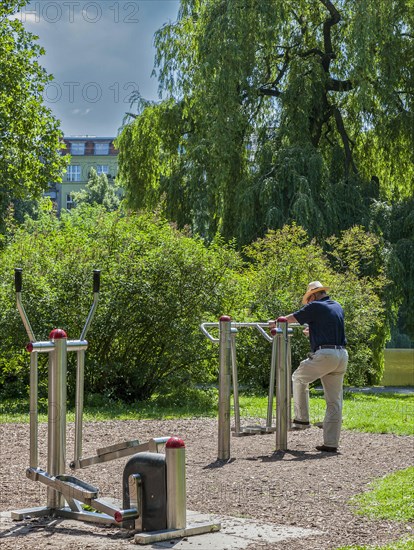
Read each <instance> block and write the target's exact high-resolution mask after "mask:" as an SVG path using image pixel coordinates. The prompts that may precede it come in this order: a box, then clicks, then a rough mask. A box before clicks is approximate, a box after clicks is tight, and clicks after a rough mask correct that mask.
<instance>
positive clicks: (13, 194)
mask: <svg viewBox="0 0 414 550" xmlns="http://www.w3.org/2000/svg"><path fill="white" fill-rule="evenodd" d="M26 3H27V1H26V0H7V1H6V2H2V3H1V6H0V74H1V81H0V173H1V186H0V213H1V214H2V217H3V215H4V212H5V210H6V209H7V208H8V206H9V203H10V202H11V201H12V200H16V199H28V198H29V199H32V198H36V197H39V196H40V194H41V192H42V191H43V190H45V189H46V188H47V185H48V183H49V182H51V181H60V180H61V175H62V169H63V167H64V165H65V159H64V158H63V157H61V155H60V143H59V138H60V134H61V132H60V130H59V122H58V121H57V120H56V119H55V118H54V117H53V115H52V114H51V111H50V110H49V109H48V108H47V107H46V106H45V105H44V104H43V96H42V93H43V90H44V87H45V85H46V84H47V83H48V82H49V81H50V79H51V77H50V76H49V75H48V74H47V72H46V71H45V69H43V68H42V67H41V65H40V64H39V58H40V57H41V56H42V55H43V53H44V50H43V48H41V47H40V46H39V45H38V44H37V43H36V39H37V37H36V36H34V35H33V34H31V33H29V32H27V31H26V30H25V29H24V27H23V24H22V23H21V21H19V20H18V19H17V18H13V15H15V14H16V12H17V11H18V10H19V9H21V8H22V7H23V6H24V5H25V4H26Z"/></svg>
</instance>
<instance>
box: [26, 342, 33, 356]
mask: <svg viewBox="0 0 414 550" xmlns="http://www.w3.org/2000/svg"><path fill="white" fill-rule="evenodd" d="M33 347H34V346H33V342H29V343H28V344H27V346H26V351H28V352H29V353H32V351H33Z"/></svg>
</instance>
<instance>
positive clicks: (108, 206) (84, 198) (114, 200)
mask: <svg viewBox="0 0 414 550" xmlns="http://www.w3.org/2000/svg"><path fill="white" fill-rule="evenodd" d="M117 191H118V188H117V187H116V186H115V185H113V184H112V183H109V181H108V177H107V175H106V174H98V173H97V172H96V170H95V168H91V172H90V177H89V180H88V183H87V184H86V186H85V189H82V190H81V191H79V192H78V193H73V199H74V201H75V203H76V205H80V204H90V205H92V206H97V205H99V204H100V205H102V206H103V207H104V208H105V210H107V211H108V212H111V211H112V210H116V209H117V208H118V207H119V205H120V202H121V201H120V198H119V196H118V195H117Z"/></svg>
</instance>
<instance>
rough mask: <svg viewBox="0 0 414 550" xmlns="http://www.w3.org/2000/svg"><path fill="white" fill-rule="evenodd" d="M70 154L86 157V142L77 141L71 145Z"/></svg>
mask: <svg viewBox="0 0 414 550" xmlns="http://www.w3.org/2000/svg"><path fill="white" fill-rule="evenodd" d="M70 154H71V155H84V154H85V142H84V141H75V142H74V143H71V144H70Z"/></svg>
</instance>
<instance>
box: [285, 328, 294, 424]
mask: <svg viewBox="0 0 414 550" xmlns="http://www.w3.org/2000/svg"><path fill="white" fill-rule="evenodd" d="M292 336H293V330H292V329H291V328H288V338H287V370H286V388H287V415H286V417H287V418H286V422H287V429H288V431H289V430H290V428H291V426H292V346H291V338H292Z"/></svg>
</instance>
